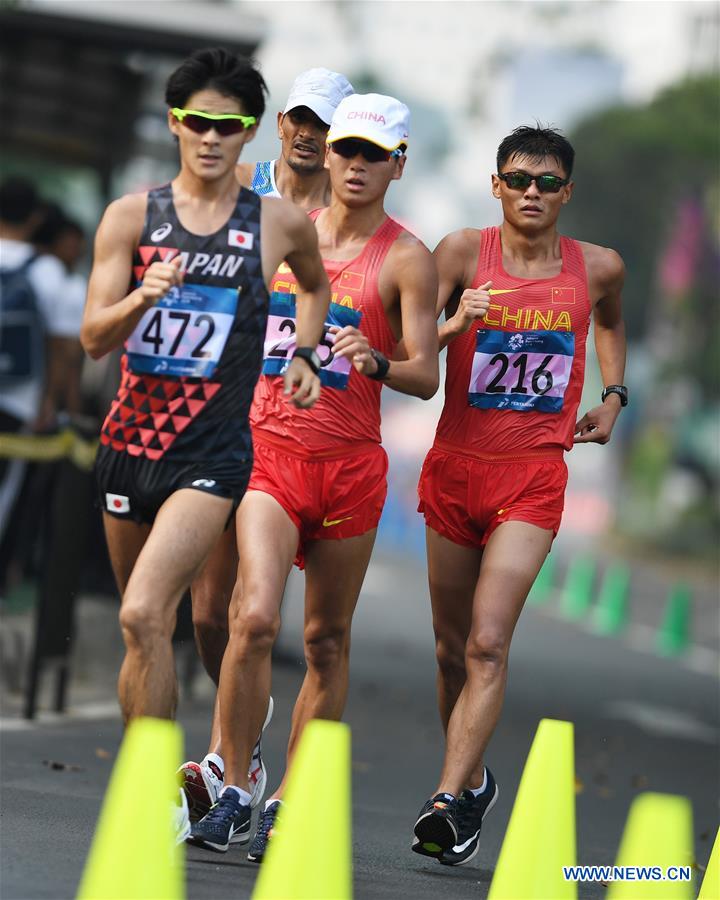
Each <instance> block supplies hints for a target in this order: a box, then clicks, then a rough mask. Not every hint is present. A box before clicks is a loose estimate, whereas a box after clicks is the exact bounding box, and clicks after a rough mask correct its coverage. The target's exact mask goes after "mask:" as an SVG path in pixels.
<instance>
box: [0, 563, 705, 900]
mask: <svg viewBox="0 0 720 900" xmlns="http://www.w3.org/2000/svg"><path fill="white" fill-rule="evenodd" d="M298 584H299V580H298V579H296V580H294V581H293V587H292V589H291V591H290V592H289V597H288V601H287V604H286V614H285V621H284V627H283V634H282V640H281V650H282V654H281V655H280V657H279V658H278V660H277V661H276V665H275V674H274V683H273V696H274V698H275V717H274V720H273V723H272V725H271V726H270V728H269V729H268V731H267V732H266V739H265V755H266V762H267V765H268V769H269V772H270V783H271V785H273V786H274V785H275V784H276V782H277V780H278V776H279V773H280V770H281V766H282V762H283V754H284V744H285V741H286V739H287V734H288V723H289V715H290V710H291V708H292V702H293V699H294V696H295V693H296V691H297V688H298V686H299V684H300V681H301V678H302V674H303V666H302V663H301V661H300V660H299V657H298V650H299V646H300V644H299V640H298V638H299V634H300V624H301V607H300V603H299V602H298V600H299V597H298V596H297V586H298ZM434 678H435V669H434V659H433V646H432V637H431V628H430V615H429V609H428V600H427V589H426V586H425V581H424V572H423V570H422V567H421V566H420V565H416V566H408V565H405V566H399V565H398V564H394V563H391V562H389V561H387V560H384V561H383V560H380V561H379V562H376V563H374V564H373V567H372V569H371V571H370V573H369V574H368V579H367V582H366V587H365V590H364V593H363V597H362V598H361V602H360V606H359V609H358V613H357V616H356V621H355V626H354V631H353V655H352V678H351V689H350V696H349V701H348V706H347V712H346V716H345V720H346V721H347V722H348V723H349V724H350V726H351V728H352V752H353V785H352V790H353V867H354V872H353V874H354V885H355V896H356V897H358V898H372V900H380V898H387V900H404V898H407V900H410V898H412V900H420V898H433V900H434V898H437V897H438V896H442V897H444V898H449V900H454V898H458V900H460V898H463V900H464V898H481V897H485V896H486V895H487V891H488V889H489V885H490V881H491V879H492V873H493V867H494V865H495V862H496V860H497V857H498V853H499V850H500V846H501V843H502V839H503V836H504V833H505V829H506V826H507V822H508V819H509V816H510V811H511V809H512V804H513V800H514V797H515V792H516V790H517V785H518V782H519V779H520V776H521V774H522V770H523V766H524V763H525V759H526V756H527V752H528V749H529V747H530V744H531V742H532V738H533V735H534V733H535V729H536V728H537V724H538V721H539V720H540V719H541V718H543V717H548V718H559V719H566V720H569V721H572V722H573V723H574V724H575V750H576V773H577V778H578V781H579V786H580V792H579V793H578V796H577V829H578V861H579V862H581V863H587V864H598V865H601V864H612V863H613V862H614V861H615V856H616V853H617V848H618V843H619V840H620V835H621V832H622V828H623V825H624V822H625V819H626V816H627V813H628V809H629V806H630V803H631V802H632V800H633V798H634V797H635V796H637V795H638V794H639V793H640V792H641V791H643V790H653V791H660V792H667V793H674V794H681V795H684V796H687V797H689V798H690V799H691V801H692V805H693V814H694V834H695V853H696V859H697V862H698V863H699V864H700V866H704V865H705V863H706V862H707V858H708V856H709V853H710V848H711V844H712V840H713V837H714V834H715V829H716V828H717V824H718V786H719V784H718V745H719V743H720V740H719V735H720V723H719V721H718V686H719V682H718V678H717V676H716V675H711V674H706V673H703V672H700V671H693V670H691V669H690V668H688V667H686V666H683V665H681V664H680V663H679V662H678V661H676V660H673V659H663V658H659V657H657V656H654V655H653V654H651V653H647V652H641V651H638V650H636V649H632V648H631V647H630V646H628V645H627V644H626V643H623V642H622V641H617V640H613V639H610V638H603V637H596V636H594V635H592V634H590V633H588V632H587V631H585V630H583V629H582V628H581V627H579V626H577V625H574V624H570V623H567V622H565V621H562V620H561V619H559V618H557V617H555V616H554V615H552V614H550V613H549V612H548V611H546V610H544V609H541V610H537V609H532V608H529V609H527V610H526V612H525V613H524V614H523V616H522V618H521V621H520V625H519V627H518V632H517V635H516V639H515V642H514V646H513V652H512V656H511V664H510V679H509V685H508V693H507V701H506V707H505V711H504V715H503V718H502V720H501V723H500V726H499V728H498V730H497V733H496V735H495V737H494V739H493V741H492V744H491V746H490V750H489V752H488V756H487V759H488V763H489V765H490V766H491V768H492V769H493V772H494V774H495V776H496V778H497V781H498V784H499V786H500V798H499V801H498V803H497V805H496V807H495V809H494V810H493V811H492V812H491V814H490V815H489V816H488V819H487V821H486V823H485V826H484V829H483V841H482V845H481V849H480V852H479V854H478V856H477V857H476V858H475V860H473V864H471V865H468V866H465V867H461V868H456V869H448V868H446V867H443V866H440V865H438V864H437V863H435V862H433V861H431V860H428V861H425V860H423V859H421V858H420V857H418V856H416V855H415V854H413V853H411V852H410V850H409V845H410V841H411V833H412V825H413V822H414V819H415V816H416V814H417V810H418V809H419V807H420V806H421V805H422V803H423V802H424V800H425V799H426V797H427V796H429V795H430V793H432V791H433V789H434V787H435V784H436V779H437V775H438V772H439V767H440V761H441V750H442V747H441V730H440V726H439V721H438V717H437V713H436V709H435V695H434V690H435V688H434ZM113 679H114V673H111V672H109V671H108V673H107V697H108V698H110V696H111V693H112V684H113ZM198 693H199V696H198V697H197V698H196V699H195V700H194V701H192V702H185V703H183V704H182V705H181V710H180V721H181V723H182V725H183V727H184V729H185V736H186V751H187V754H188V756H190V757H201V756H202V754H203V752H204V750H205V740H206V734H207V731H206V729H207V725H208V722H209V716H210V700H209V698H210V693H209V691H208V690H206V689H205V688H204V687H203V686H202V685H201V688H200V690H199V692H198ZM80 712H82V711H81V710H77V711H76V713H80ZM85 713H86V715H88V716H89V717H88V718H83V717H81V716H80V715H78V714H76V715H74V716H71V717H66V718H64V719H62V720H58V721H55V722H53V721H43V722H41V723H39V724H33V725H31V726H30V727H21V726H20V725H19V723H17V722H11V721H8V720H7V719H4V720H3V729H2V736H1V744H0V749H1V750H2V758H1V769H2V771H1V775H2V781H1V785H2V825H1V827H2V832H1V835H0V836H1V842H0V896H2V898H3V900H35V898H71V897H74V896H75V893H76V890H77V885H78V882H79V879H80V875H81V873H82V869H83V865H84V862H85V858H86V855H87V850H88V847H89V844H90V840H91V837H92V833H93V828H94V825H95V821H96V819H97V815H98V812H99V809H100V805H101V802H102V798H103V793H104V790H105V787H106V784H107V780H108V778H109V775H110V771H111V768H112V762H113V758H114V755H115V753H116V750H117V747H118V745H119V742H120V739H121V728H120V723H119V720H118V718H117V715H112V714H109V713H108V712H106V713H105V714H103V712H102V710H100V711H98V710H97V709H96V710H95V712H94V713H93V711H92V710H85ZM45 761H55V762H59V763H65V764H68V765H70V766H72V767H76V768H70V769H55V768H51V767H50V766H48V765H47V764H46V762H45ZM147 765H149V766H152V765H153V761H152V759H149V760H148V761H147ZM331 804H332V797H329V796H322V795H321V796H318V797H317V802H316V804H314V806H313V809H312V810H309V811H308V816H309V818H310V817H311V816H312V815H318V816H322V815H325V813H326V811H327V810H328V809H329V808H330V806H331ZM551 817H552V811H551V810H548V811H547V818H545V817H544V816H542V815H541V816H539V817H538V821H537V827H538V829H539V830H540V829H546V828H548V827H549V826H550V824H551ZM308 831H309V835H308V838H309V839H311V837H312V834H311V826H309V829H308ZM257 871H258V869H257V867H256V866H255V865H253V864H252V863H249V862H247V860H246V858H245V852H243V848H240V847H238V846H233V847H232V848H231V850H230V851H229V852H228V853H227V854H224V855H220V854H213V853H210V852H206V851H203V850H201V849H199V848H192V847H191V848H188V851H187V896H188V898H190V900H194V898H224V897H234V898H242V897H249V896H250V894H251V891H252V887H253V884H254V880H255V877H256V875H257ZM604 894H605V889H604V888H603V887H602V886H600V885H580V886H579V896H580V897H588V898H590V897H603V896H604Z"/></svg>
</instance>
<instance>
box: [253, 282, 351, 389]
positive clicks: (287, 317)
mask: <svg viewBox="0 0 720 900" xmlns="http://www.w3.org/2000/svg"><path fill="white" fill-rule="evenodd" d="M361 318H362V313H361V312H359V311H358V310H356V309H350V308H349V307H347V306H340V304H339V303H331V304H330V308H329V310H328V315H327V319H326V320H325V327H324V328H323V333H322V337H321V339H320V343H319V344H318V345H317V348H316V349H317V354H318V356H319V357H320V383H321V384H322V385H323V387H333V388H340V389H341V390H343V389H344V388H346V387H347V383H348V379H349V378H350V368H351V363H350V360H349V359H347V357H345V356H339V357H336V356H335V355H334V354H333V344H334V343H335V335H334V334H333V333H332V332H331V331H330V328H331V327H332V326H333V325H334V326H336V327H337V328H344V327H345V325H353V326H354V327H355V328H357V327H358V325H359V324H360V319H361ZM295 330H296V323H295V297H294V296H293V295H292V294H281V293H278V292H277V291H274V292H273V293H272V294H271V295H270V310H269V314H268V321H267V330H266V332H265V350H264V353H263V356H264V360H263V367H262V372H263V375H283V374H284V372H285V370H286V369H287V367H288V365H289V364H290V360H291V359H292V355H293V353H294V351H295V347H296V346H297V345H296V341H295Z"/></svg>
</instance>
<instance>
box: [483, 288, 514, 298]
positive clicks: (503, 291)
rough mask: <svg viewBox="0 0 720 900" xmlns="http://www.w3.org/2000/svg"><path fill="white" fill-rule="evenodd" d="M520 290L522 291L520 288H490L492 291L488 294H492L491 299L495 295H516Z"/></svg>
mask: <svg viewBox="0 0 720 900" xmlns="http://www.w3.org/2000/svg"><path fill="white" fill-rule="evenodd" d="M519 290H520V288H505V289H504V290H503V289H498V290H493V288H490V290H489V291H488V294H490V296H491V297H494V296H495V294H514V293H516V292H517V291H519Z"/></svg>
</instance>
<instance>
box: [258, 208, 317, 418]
mask: <svg viewBox="0 0 720 900" xmlns="http://www.w3.org/2000/svg"><path fill="white" fill-rule="evenodd" d="M262 203H263V218H262V233H263V245H262V257H263V272H264V274H265V283H266V284H267V285H269V284H270V279H271V277H272V275H273V274H274V273H275V272H276V271H277V268H278V266H279V265H280V263H281V262H283V260H285V261H286V262H287V264H288V265H289V266H290V268H291V269H292V272H293V274H294V275H295V278H296V280H297V285H298V292H297V304H296V310H297V313H296V332H295V340H296V343H297V346H298V347H313V348H314V347H317V345H318V343H319V341H320V338H321V337H322V332H323V326H324V325H325V319H326V317H327V312H328V307H329V306H330V282H329V281H328V277H327V273H326V272H325V269H324V267H323V264H322V258H321V256H320V250H319V249H318V239H317V232H316V230H315V226H314V224H313V223H312V222H311V220H310V219H309V218H308V216H307V215H306V214H305V212H304V211H303V210H301V209H300V208H299V207H297V206H295V204H294V203H291V202H290V201H289V200H279V199H277V198H273V197H267V198H263V201H262ZM266 236H267V238H266ZM284 378H285V394H286V395H288V396H290V397H291V399H292V402H293V403H294V404H295V406H299V407H301V408H304V409H307V408H309V407H310V406H312V405H313V403H315V401H316V400H317V399H318V397H319V396H320V379H319V378H318V376H317V375H315V374H314V373H313V371H312V370H311V368H310V367H309V365H308V364H307V363H306V362H305V361H304V360H302V359H293V360H292V361H291V363H290V365H289V366H288V368H287V371H286V373H285V376H284Z"/></svg>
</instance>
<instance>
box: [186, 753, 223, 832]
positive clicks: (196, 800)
mask: <svg viewBox="0 0 720 900" xmlns="http://www.w3.org/2000/svg"><path fill="white" fill-rule="evenodd" d="M178 780H179V782H180V787H181V788H182V792H183V794H184V796H185V797H186V799H187V805H188V809H189V815H190V821H191V822H198V821H200V819H202V818H203V817H204V816H206V815H207V814H208V813H209V812H210V808H211V807H212V806H214V805H215V803H217V798H218V797H219V796H220V791H222V789H223V786H224V781H223V773H222V771H221V770H220V768H219V767H218V766H216V765H215V764H214V763H207V762H205V761H203V762H201V763H196V762H186V763H183V764H182V765H181V766H180V768H179V769H178Z"/></svg>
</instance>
